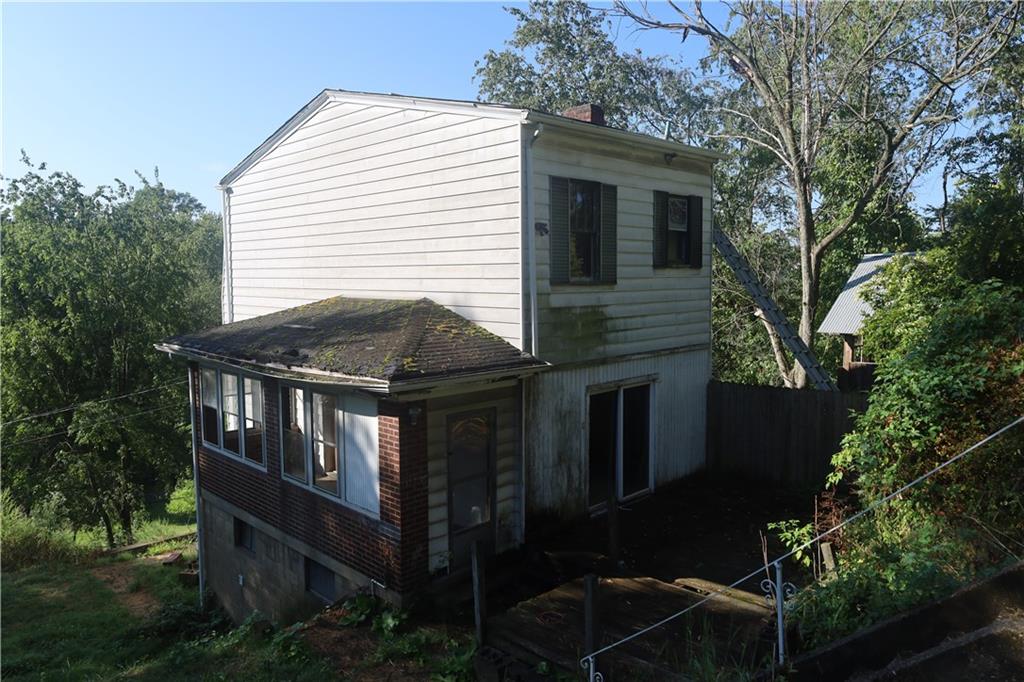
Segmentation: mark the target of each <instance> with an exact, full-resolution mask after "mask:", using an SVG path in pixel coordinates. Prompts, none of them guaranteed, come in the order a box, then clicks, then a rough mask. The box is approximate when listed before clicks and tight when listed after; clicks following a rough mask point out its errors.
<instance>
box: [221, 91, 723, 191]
mask: <svg viewBox="0 0 1024 682" xmlns="http://www.w3.org/2000/svg"><path fill="white" fill-rule="evenodd" d="M328 102H355V103H364V104H390V105H392V106H394V105H396V104H402V105H404V106H409V107H413V108H423V109H431V110H442V111H444V110H448V111H456V112H459V113H474V114H476V115H479V116H486V117H489V118H505V119H508V120H511V121H519V122H520V123H543V124H545V125H550V126H553V127H556V128H563V129H566V130H573V131H575V132H577V133H582V134H587V135H593V136H599V137H603V138H606V139H611V140H618V141H620V142H623V143H626V144H631V145H639V146H642V147H650V148H654V149H658V150H662V151H665V152H669V153H672V154H676V155H679V156H684V157H691V158H693V157H696V158H700V159H703V160H706V161H715V160H717V159H720V158H722V156H723V155H722V154H719V153H718V152H713V151H711V150H708V149H701V148H700V147H692V146H690V145H686V144H682V143H680V142H672V141H671V140H664V139H660V138H657V137H651V136H650V135H642V134H640V133H633V132H630V131H628V130H620V129H618V128H610V127H608V126H603V125H594V124H592V123H586V122H583V121H577V120H576V119H572V118H567V117H565V116H556V115H554V114H549V113H546V112H543V111H537V110H534V109H524V108H522V107H514V106H511V105H508V104H493V103H488V102H474V101H470V100H458V99H441V98H437V97H415V96H411V95H398V94H395V93H389V94H384V93H376V92H358V91H354V90H332V89H326V90H323V91H321V92H320V94H318V95H317V96H316V97H314V98H313V99H311V100H310V101H309V102H307V103H306V105H305V106H304V107H302V108H301V109H299V110H298V111H297V112H296V113H295V114H293V115H292V117H291V118H289V119H288V120H287V121H285V122H284V124H283V125H282V126H281V127H280V128H278V129H277V130H275V131H274V132H273V133H272V134H271V135H270V137H268V138H267V139H266V140H264V141H263V142H262V143H261V144H260V145H259V146H258V147H256V149H254V150H252V152H250V153H249V154H248V155H247V156H246V157H245V158H244V159H242V160H241V161H240V162H239V163H238V165H236V166H235V167H234V168H232V169H231V170H230V171H228V173H227V174H226V175H225V176H224V177H223V178H221V179H220V182H219V183H218V185H217V186H218V187H220V188H224V187H227V186H229V185H230V184H231V183H232V182H234V181H235V180H236V179H237V178H238V177H239V176H240V175H242V173H244V172H245V171H247V170H248V169H249V168H250V167H252V166H253V164H255V163H256V162H257V161H259V160H260V159H261V158H263V157H264V156H265V155H266V154H268V153H269V152H270V150H271V149H273V148H274V147H275V146H276V145H277V144H278V143H279V142H281V141H282V140H283V139H284V138H286V137H288V135H290V134H291V133H292V132H293V131H294V130H295V129H296V128H298V127H299V126H301V125H302V124H303V123H304V122H305V121H306V120H307V119H308V118H310V117H311V116H312V115H313V114H315V113H316V112H317V111H318V110H319V109H320V108H321V107H322V106H324V105H325V104H327V103H328Z"/></svg>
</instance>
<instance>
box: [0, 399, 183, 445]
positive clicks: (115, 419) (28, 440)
mask: <svg viewBox="0 0 1024 682" xmlns="http://www.w3.org/2000/svg"><path fill="white" fill-rule="evenodd" d="M179 407H181V405H178V404H175V405H164V406H163V407H153V408H150V409H148V410H142V411H141V412H135V413H133V414H125V415H121V416H120V417H113V418H111V419H103V420H100V421H94V422H91V424H109V423H111V422H121V421H124V420H125V419H130V418H132V417H137V416H139V415H140V414H149V413H151V412H161V411H164V410H170V409H175V408H179ZM71 431H72V429H66V430H64V431H56V432H54V433H48V434H46V435H45V436H36V437H34V438H25V439H23V440H19V441H15V442H13V443H5V445H6V446H7V447H14V446H15V445H25V444H26V443H35V442H37V441H41V440H46V439H47V438H53V437H55V436H66V435H68V434H69V433H71Z"/></svg>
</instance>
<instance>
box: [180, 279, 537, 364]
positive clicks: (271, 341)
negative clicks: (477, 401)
mask: <svg viewBox="0 0 1024 682" xmlns="http://www.w3.org/2000/svg"><path fill="white" fill-rule="evenodd" d="M163 343H164V344H168V345H174V346H178V347H180V348H182V349H183V350H187V351H192V352H195V353H199V354H204V355H209V356H216V357H219V358H223V359H226V360H229V361H235V362H242V363H249V364H254V365H275V366H287V367H289V368H291V369H293V370H296V371H299V372H301V371H302V370H304V369H305V370H316V371H320V372H332V373H337V374H345V375H348V376H354V377H367V378H373V379H381V380H385V381H389V382H395V381H403V380H409V379H422V378H445V377H454V376H459V375H464V374H474V373H478V372H486V371H497V370H504V369H508V370H518V369H527V368H531V367H539V366H543V365H544V363H542V362H541V361H539V360H537V359H536V358H534V357H533V356H531V355H529V354H528V353H524V352H522V351H520V350H519V349H518V348H516V347H515V346H512V345H511V344H509V343H508V342H506V341H505V340H504V339H502V338H501V337H499V336H496V335H495V334H492V333H491V332H489V331H487V330H486V329H484V328H483V327H481V326H479V325H477V324H475V323H473V322H470V321H469V320H467V319H466V318H464V317H462V316H461V315H459V314H457V313H454V312H452V311H451V310H448V309H447V308H445V307H444V306H442V305H439V304H437V303H434V302H433V301H431V300H430V299H428V298H421V299H419V300H417V301H406V300H384V299H367V298H348V297H345V296H336V297H334V298H328V299H325V300H323V301H317V302H315V303H309V304H307V305H301V306H298V307H295V308H288V309H287V310H280V311H278V312H275V313H270V314H269V315H261V316H260V317H253V318H250V319H248V320H242V321H240V322H233V323H231V324H225V325H221V326H219V327H211V328H209V329H204V330H202V331H199V332H195V333H192V334H182V335H179V336H175V337H172V338H169V339H166V340H165V341H164V342H163Z"/></svg>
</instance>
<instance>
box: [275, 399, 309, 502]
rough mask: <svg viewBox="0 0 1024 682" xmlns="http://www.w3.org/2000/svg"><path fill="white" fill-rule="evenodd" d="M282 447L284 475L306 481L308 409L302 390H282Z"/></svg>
mask: <svg viewBox="0 0 1024 682" xmlns="http://www.w3.org/2000/svg"><path fill="white" fill-rule="evenodd" d="M281 430H282V438H281V447H282V449H283V451H284V452H283V457H282V460H283V461H284V473H285V475H287V476H291V477H292V478H297V479H299V480H300V481H303V482H305V480H306V409H305V399H304V391H303V390H302V389H301V388H293V387H291V386H284V387H282V388H281Z"/></svg>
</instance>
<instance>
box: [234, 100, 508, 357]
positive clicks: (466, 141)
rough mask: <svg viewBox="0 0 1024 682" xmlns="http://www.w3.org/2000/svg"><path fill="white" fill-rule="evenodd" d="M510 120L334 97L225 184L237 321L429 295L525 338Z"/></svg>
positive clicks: (502, 331)
mask: <svg viewBox="0 0 1024 682" xmlns="http://www.w3.org/2000/svg"><path fill="white" fill-rule="evenodd" d="M519 150H520V138H519V124H518V122H516V121H514V120H505V119H494V118H486V117H482V116H477V115H474V114H472V112H467V113H452V112H446V111H428V110H419V109H415V108H406V107H403V106H401V105H395V106H383V105H379V104H373V105H367V104H364V103H354V102H339V101H332V102H328V103H327V104H325V105H324V106H323V107H322V108H321V109H320V110H319V111H318V112H316V113H315V114H313V115H312V116H311V117H310V118H309V119H307V120H306V122H305V123H303V124H301V125H300V126H299V127H298V128H296V130H294V131H293V132H292V133H291V134H290V135H288V136H287V137H286V138H285V139H284V140H283V141H282V142H281V143H279V144H278V145H277V146H276V147H274V148H273V149H272V150H271V151H270V152H269V153H268V154H266V155H265V156H264V157H263V158H262V159H260V160H259V161H258V162H256V163H255V164H254V165H253V166H252V167H250V168H249V169H248V170H246V171H245V172H244V173H243V174H242V175H241V176H240V177H238V178H237V179H236V180H235V181H234V182H232V184H231V189H232V195H231V198H230V204H231V206H230V216H231V220H230V222H231V225H230V231H231V245H230V246H231V248H230V254H231V268H230V272H231V283H232V287H231V288H232V291H233V296H232V303H233V309H234V319H235V320H241V319H246V318H249V317H253V316H256V315H262V314H266V313H269V312H273V311H276V310H281V309H284V308H289V307H293V306H296V305H301V304H303V303H310V302H313V301H317V300H321V299H324V298H328V297H330V296H336V295H339V294H341V295H346V296H353V297H368V298H402V299H416V298H421V297H424V296H426V297H428V298H431V299H432V300H434V301H436V302H437V303H440V304H442V305H444V306H447V307H448V308H450V309H452V310H454V311H455V312H457V313H459V314H461V315H463V316H464V317H466V318H468V319H470V320H472V321H474V322H477V323H478V324H480V325H482V326H483V327H485V328H486V329H488V330H490V331H492V332H494V333H495V334H498V335H499V336H501V337H503V338H505V339H506V340H507V341H509V342H510V343H512V344H514V345H516V346H519V347H521V313H520V305H519V300H520V287H521V282H520V279H519V273H520V186H519V177H520V154H519Z"/></svg>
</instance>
